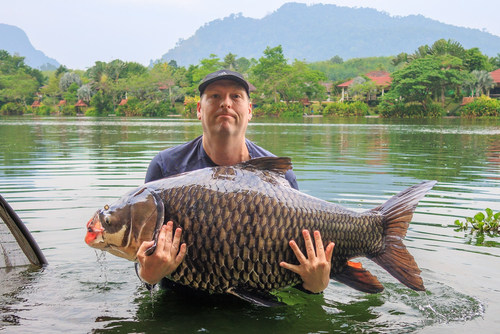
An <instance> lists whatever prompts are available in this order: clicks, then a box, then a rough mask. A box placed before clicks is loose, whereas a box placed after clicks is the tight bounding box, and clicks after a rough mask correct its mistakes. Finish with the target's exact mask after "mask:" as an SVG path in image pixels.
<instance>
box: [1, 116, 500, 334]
mask: <svg viewBox="0 0 500 334" xmlns="http://www.w3.org/2000/svg"><path fill="white" fill-rule="evenodd" d="M199 134H201V125H200V123H199V122H198V121H197V120H185V119H177V118H172V119H142V118H141V119H136V118H118V117H106V118H88V117H75V118H69V117H68V118H58V117H33V116H24V117H0V161H1V162H2V163H1V164H0V194H1V195H2V196H3V197H4V198H5V199H6V200H7V201H8V202H9V203H10V205H11V206H12V207H13V209H14V210H15V211H16V212H17V214H18V215H19V216H20V217H21V219H22V220H23V221H24V222H25V224H26V226H27V227H28V229H29V230H30V231H31V233H32V235H33V236H34V238H35V239H36V240H37V242H38V244H39V246H40V248H41V249H42V251H43V253H44V254H45V257H46V258H47V260H48V262H49V265H48V266H47V267H46V268H44V269H43V270H39V269H35V268H31V267H16V268H11V269H0V279H1V288H0V292H1V295H0V298H1V299H0V300H1V308H0V330H3V331H4V332H6V333H10V332H16V333H17V332H23V333H30V332H33V333H35V332H36V333H53V332H72V333H73V332H75V333H78V332H80V333H89V332H93V333H115V332H116V333H118V332H120V333H124V332H125V333H129V332H138V333H139V332H140V333H145V332H146V333H147V332H149V333H157V332H160V331H163V332H171V333H177V332H183V333H198V332H207V333H233V332H238V333H256V332H257V333H258V332H261V333H330V332H336V333H389V332H397V333H411V332H417V331H418V332H419V333H443V332H449V333H451V332H453V333H470V332H483V333H492V332H496V331H498V329H499V328H500V317H499V316H498V315H499V314H500V284H499V283H500V278H499V275H500V238H498V237H497V236H489V235H476V234H471V233H466V232H459V231H455V227H454V221H455V220H456V219H461V220H464V219H463V217H467V216H470V217H472V216H474V215H475V214H476V213H477V212H479V211H483V212H484V210H485V209H486V208H491V209H493V210H494V211H495V212H498V211H500V120H499V119H496V120H495V119H479V120H468V119H437V120H405V119H402V120H400V119H398V120H394V119H378V118H350V119H342V118H304V119H293V120H292V119H276V118H254V119H253V120H252V122H251V124H250V125H249V128H248V132H247V137H248V138H249V139H250V140H252V141H254V142H255V143H257V144H258V145H260V146H262V147H264V148H266V149H268V150H269V151H271V152H273V153H275V154H276V155H278V156H288V157H291V158H292V162H293V165H294V171H295V174H296V175H297V178H298V182H299V187H300V190H301V191H303V192H306V193H308V194H310V195H312V196H316V197H319V198H322V199H324V200H327V201H330V202H333V203H336V204H340V205H343V206H345V207H348V208H351V209H353V210H356V211H363V210H366V209H370V208H373V207H375V206H377V205H380V204H381V203H383V202H384V201H385V200H387V199H388V198H389V197H390V196H392V195H394V194H396V193H398V192H399V191H402V190H404V189H406V188H407V187H409V186H411V185H414V184H417V183H419V182H421V181H423V180H437V181H438V184H437V185H436V186H435V187H434V188H433V189H432V190H431V191H430V192H429V193H428V194H427V196H426V197H425V198H424V199H423V200H422V201H421V202H420V205H419V206H418V207H417V209H416V213H415V215H414V217H413V221H412V224H411V225H410V228H409V230H408V233H407V236H406V239H405V244H406V246H407V247H408V249H409V251H410V253H411V254H412V255H413V256H414V257H415V260H416V262H417V264H418V265H419V267H420V269H421V270H422V273H421V276H422V277H423V280H424V284H425V286H426V288H427V291H425V292H415V291H412V290H411V289H408V288H406V287H405V286H404V285H403V284H401V283H399V282H398V281H397V280H396V279H394V278H393V277H392V276H391V275H390V274H388V273H387V272H386V271H385V270H384V269H382V268H381V267H379V266H377V265H376V264H375V263H373V262H371V261H370V260H368V259H364V258H363V259H361V262H362V263H363V265H364V267H366V268H367V269H368V270H370V271H371V272H372V274H374V275H376V276H377V277H378V279H379V280H380V282H381V283H382V284H383V285H384V287H385V290H384V292H382V293H379V294H375V295H368V294H365V293H362V292H358V291H356V290H353V289H351V288H349V287H347V286H345V285H343V284H340V283H338V282H336V281H333V280H332V281H331V283H330V285H329V287H328V288H327V289H326V291H325V292H324V294H323V295H320V296H309V295H305V294H303V293H301V292H299V291H296V290H294V289H287V290H285V291H282V292H280V293H279V295H280V296H281V297H282V298H283V300H284V301H285V302H286V303H287V304H289V306H286V307H278V308H261V307H256V306H253V305H250V304H248V303H246V302H244V301H241V300H238V299H235V298H232V297H225V296H214V297H212V298H194V297H181V296H178V295H175V294H173V293H172V292H165V291H155V292H154V293H149V292H148V291H147V290H146V289H145V288H144V287H143V286H142V285H141V283H140V282H139V280H138V278H137V277H136V274H135V271H134V268H133V265H132V263H131V262H128V261H126V260H124V259H120V258H117V257H115V256H113V255H110V254H104V253H102V254H101V253H100V252H96V251H94V250H93V249H91V248H90V247H88V246H87V245H86V244H85V242H84V236H85V233H86V228H85V226H86V223H87V221H88V220H89V219H90V218H91V216H92V215H93V213H94V212H95V211H96V210H97V209H98V208H101V207H103V206H104V205H105V204H110V203H112V202H113V201H115V200H116V199H118V198H119V197H120V196H121V195H123V194H125V192H127V191H128V190H130V189H132V188H134V187H136V186H138V185H140V184H142V183H143V182H144V177H145V172H146V169H147V167H148V164H149V161H150V160H151V158H152V157H153V156H154V155H155V154H156V153H157V152H158V151H160V150H162V149H164V148H167V147H171V146H174V145H177V144H181V143H183V142H185V141H188V140H191V139H193V138H195V137H196V136H198V135H199Z"/></svg>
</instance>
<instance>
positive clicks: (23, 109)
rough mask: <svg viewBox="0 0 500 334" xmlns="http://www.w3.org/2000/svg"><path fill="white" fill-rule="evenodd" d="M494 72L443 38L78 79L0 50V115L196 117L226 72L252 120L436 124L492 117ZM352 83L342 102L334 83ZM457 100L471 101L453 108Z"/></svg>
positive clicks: (487, 61) (125, 66) (274, 51)
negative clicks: (213, 79)
mask: <svg viewBox="0 0 500 334" xmlns="http://www.w3.org/2000/svg"><path fill="white" fill-rule="evenodd" d="M499 68H500V54H498V55H497V56H496V57H489V56H487V55H485V54H483V53H482V52H481V50H479V49H478V48H471V49H466V48H464V47H463V46H462V45H461V44H460V43H459V42H457V41H454V40H444V39H440V40H437V41H436V42H435V43H433V44H432V45H430V46H429V45H423V46H421V47H419V48H418V49H417V50H415V52H414V53H411V54H408V53H405V52H401V53H400V54H398V55H397V56H393V57H368V58H351V59H347V60H344V59H342V58H341V57H340V56H338V55H337V56H334V57H332V58H331V59H328V60H324V61H318V62H306V61H303V60H297V59H294V60H290V59H286V58H285V56H284V53H283V49H282V47H281V45H278V46H275V47H267V48H266V49H265V50H264V51H263V54H262V56H261V57H260V58H259V59H255V58H251V59H247V58H245V57H238V55H236V54H232V53H228V54H227V55H225V56H223V57H219V56H218V55H215V54H211V55H209V56H208V57H207V58H204V59H202V60H200V61H199V63H198V64H194V65H189V66H187V67H184V66H179V65H178V63H177V61H176V60H170V61H168V62H167V61H157V62H155V63H153V64H151V66H143V65H141V64H139V63H136V62H126V61H121V60H119V59H116V60H113V61H111V62H109V63H106V62H101V61H97V62H96V63H95V64H94V65H93V66H92V67H90V68H88V69H87V70H86V71H83V70H71V69H68V68H67V67H65V66H64V65H61V66H60V67H59V68H57V69H55V70H46V71H43V72H42V71H40V70H38V69H34V68H31V67H29V66H28V65H26V64H25V63H24V58H23V57H20V56H18V55H10V54H9V53H8V52H6V51H4V50H0V112H1V113H2V114H4V115H20V114H26V113H33V114H37V115H77V114H84V115H87V116H108V115H117V116H143V117H164V116H168V115H175V114H181V115H183V116H185V117H194V116H195V114H196V104H197V102H198V100H199V96H198V90H197V87H198V85H199V83H200V82H201V80H202V79H203V78H204V77H205V76H206V75H207V74H208V73H211V72H213V71H216V70H219V69H230V70H235V71H238V72H240V73H242V74H243V75H244V76H245V77H246V78H247V80H248V81H249V82H250V83H251V84H252V85H253V86H255V90H254V91H252V92H251V99H252V103H253V105H254V113H255V114H256V115H273V116H290V117H293V116H302V115H303V114H310V113H315V114H318V113H320V114H323V115H325V116H328V115H336V116H350V115H356V116H359V115H367V114H378V115H380V116H382V117H440V116H443V115H449V111H450V108H451V107H450V106H452V107H453V108H454V109H455V110H454V111H453V112H454V114H455V115H457V116H462V117H477V116H499V115H500V102H499V100H497V99H494V98H490V97H489V93H490V91H491V90H492V89H496V90H498V88H495V87H496V83H495V81H494V80H493V77H492V75H491V74H490V73H491V72H492V71H494V70H496V69H499ZM372 71H379V72H382V73H385V72H387V73H388V74H389V75H390V77H391V80H392V82H391V84H390V89H388V91H386V92H385V94H383V92H382V91H383V90H384V88H383V87H381V86H380V85H377V83H376V82H374V81H373V80H372V79H371V78H370V77H368V76H366V74H367V73H369V72H372ZM351 79H353V80H352V83H351V84H350V85H349V86H348V87H346V88H347V90H346V92H345V93H346V94H347V96H348V98H347V99H344V98H342V97H341V96H342V95H341V94H342V90H341V89H340V88H339V87H338V85H339V84H341V83H344V82H346V81H348V80H351ZM496 90H495V91H494V92H495V93H496ZM496 94H500V92H498V93H496ZM496 94H495V96H496ZM499 96H500V95H499ZM464 97H472V98H473V99H472V100H471V101H470V102H471V103H469V104H467V105H465V106H463V107H461V108H460V103H461V102H462V101H463V98H464Z"/></svg>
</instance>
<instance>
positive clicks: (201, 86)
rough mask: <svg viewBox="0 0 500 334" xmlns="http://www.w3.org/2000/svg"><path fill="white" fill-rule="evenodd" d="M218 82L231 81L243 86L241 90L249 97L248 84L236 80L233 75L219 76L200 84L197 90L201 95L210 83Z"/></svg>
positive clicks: (242, 80) (239, 79) (241, 80)
mask: <svg viewBox="0 0 500 334" xmlns="http://www.w3.org/2000/svg"><path fill="white" fill-rule="evenodd" d="M219 80H231V81H235V82H237V83H239V84H240V85H242V86H243V88H245V90H246V92H247V94H248V96H250V86H249V85H248V82H247V81H246V80H244V79H241V78H238V77H237V76H234V75H221V76H218V77H215V78H212V79H210V80H207V81H205V82H203V83H201V84H200V85H199V86H198V90H199V91H200V95H202V94H203V92H204V91H205V88H207V86H208V85H210V84H211V83H214V82H216V81H219Z"/></svg>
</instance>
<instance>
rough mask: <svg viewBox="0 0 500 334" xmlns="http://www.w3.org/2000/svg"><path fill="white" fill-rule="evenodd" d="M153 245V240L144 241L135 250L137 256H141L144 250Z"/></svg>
mask: <svg viewBox="0 0 500 334" xmlns="http://www.w3.org/2000/svg"><path fill="white" fill-rule="evenodd" d="M154 244H155V242H154V240H151V241H144V242H143V243H142V244H141V245H140V246H139V249H138V250H137V256H143V255H144V253H145V252H146V250H147V249H148V248H149V247H151V246H153V245H154Z"/></svg>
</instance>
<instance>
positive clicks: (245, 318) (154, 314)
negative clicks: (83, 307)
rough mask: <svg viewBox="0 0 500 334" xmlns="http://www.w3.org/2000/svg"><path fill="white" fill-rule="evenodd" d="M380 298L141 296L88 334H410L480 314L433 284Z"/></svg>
mask: <svg viewBox="0 0 500 334" xmlns="http://www.w3.org/2000/svg"><path fill="white" fill-rule="evenodd" d="M385 285H386V290H385V291H384V292H383V293H381V294H375V295H367V294H363V293H359V292H357V291H354V290H352V289H350V288H347V287H345V286H343V285H341V284H338V283H333V284H331V285H330V287H329V288H328V289H327V291H326V292H325V295H324V296H310V295H306V294H303V293H301V292H297V291H295V290H293V289H287V290H284V291H282V292H279V293H278V296H279V297H280V298H281V299H282V300H283V301H284V302H286V303H287V304H288V305H287V306H282V307H276V308H265V307H257V306H254V305H251V304H249V303H247V302H245V301H242V300H240V299H238V298H235V297H233V296H229V295H212V296H208V295H200V296H198V295H197V296H181V295H179V294H176V293H173V292H171V291H165V290H160V291H157V292H154V293H152V294H150V293H148V292H144V291H143V292H140V293H139V294H138V297H137V298H136V299H135V300H134V303H136V304H137V306H138V308H137V311H136V314H135V316H134V317H133V319H125V318H111V317H98V318H96V320H95V321H96V323H104V324H103V327H102V328H99V329H94V330H93V331H92V332H93V333H123V332H125V333H130V332H140V333H158V332H171V333H177V332H184V333H199V332H207V333H221V332H224V333H234V332H238V333H259V332H263V333H331V332H336V333H337V332H338V333H367V332H368V333H388V332H397V333H411V332H414V331H416V330H418V329H421V328H424V327H427V326H432V325H434V324H441V323H451V322H465V321H469V320H471V319H474V318H476V317H481V316H483V315H484V304H483V303H482V302H481V301H479V300H477V299H475V298H474V297H469V296H466V295H463V294H461V293H458V292H456V291H454V290H453V289H452V288H450V287H447V286H444V285H443V284H440V283H437V282H429V290H428V291H427V292H415V291H412V290H409V289H407V288H401V284H399V283H389V284H385Z"/></svg>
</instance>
